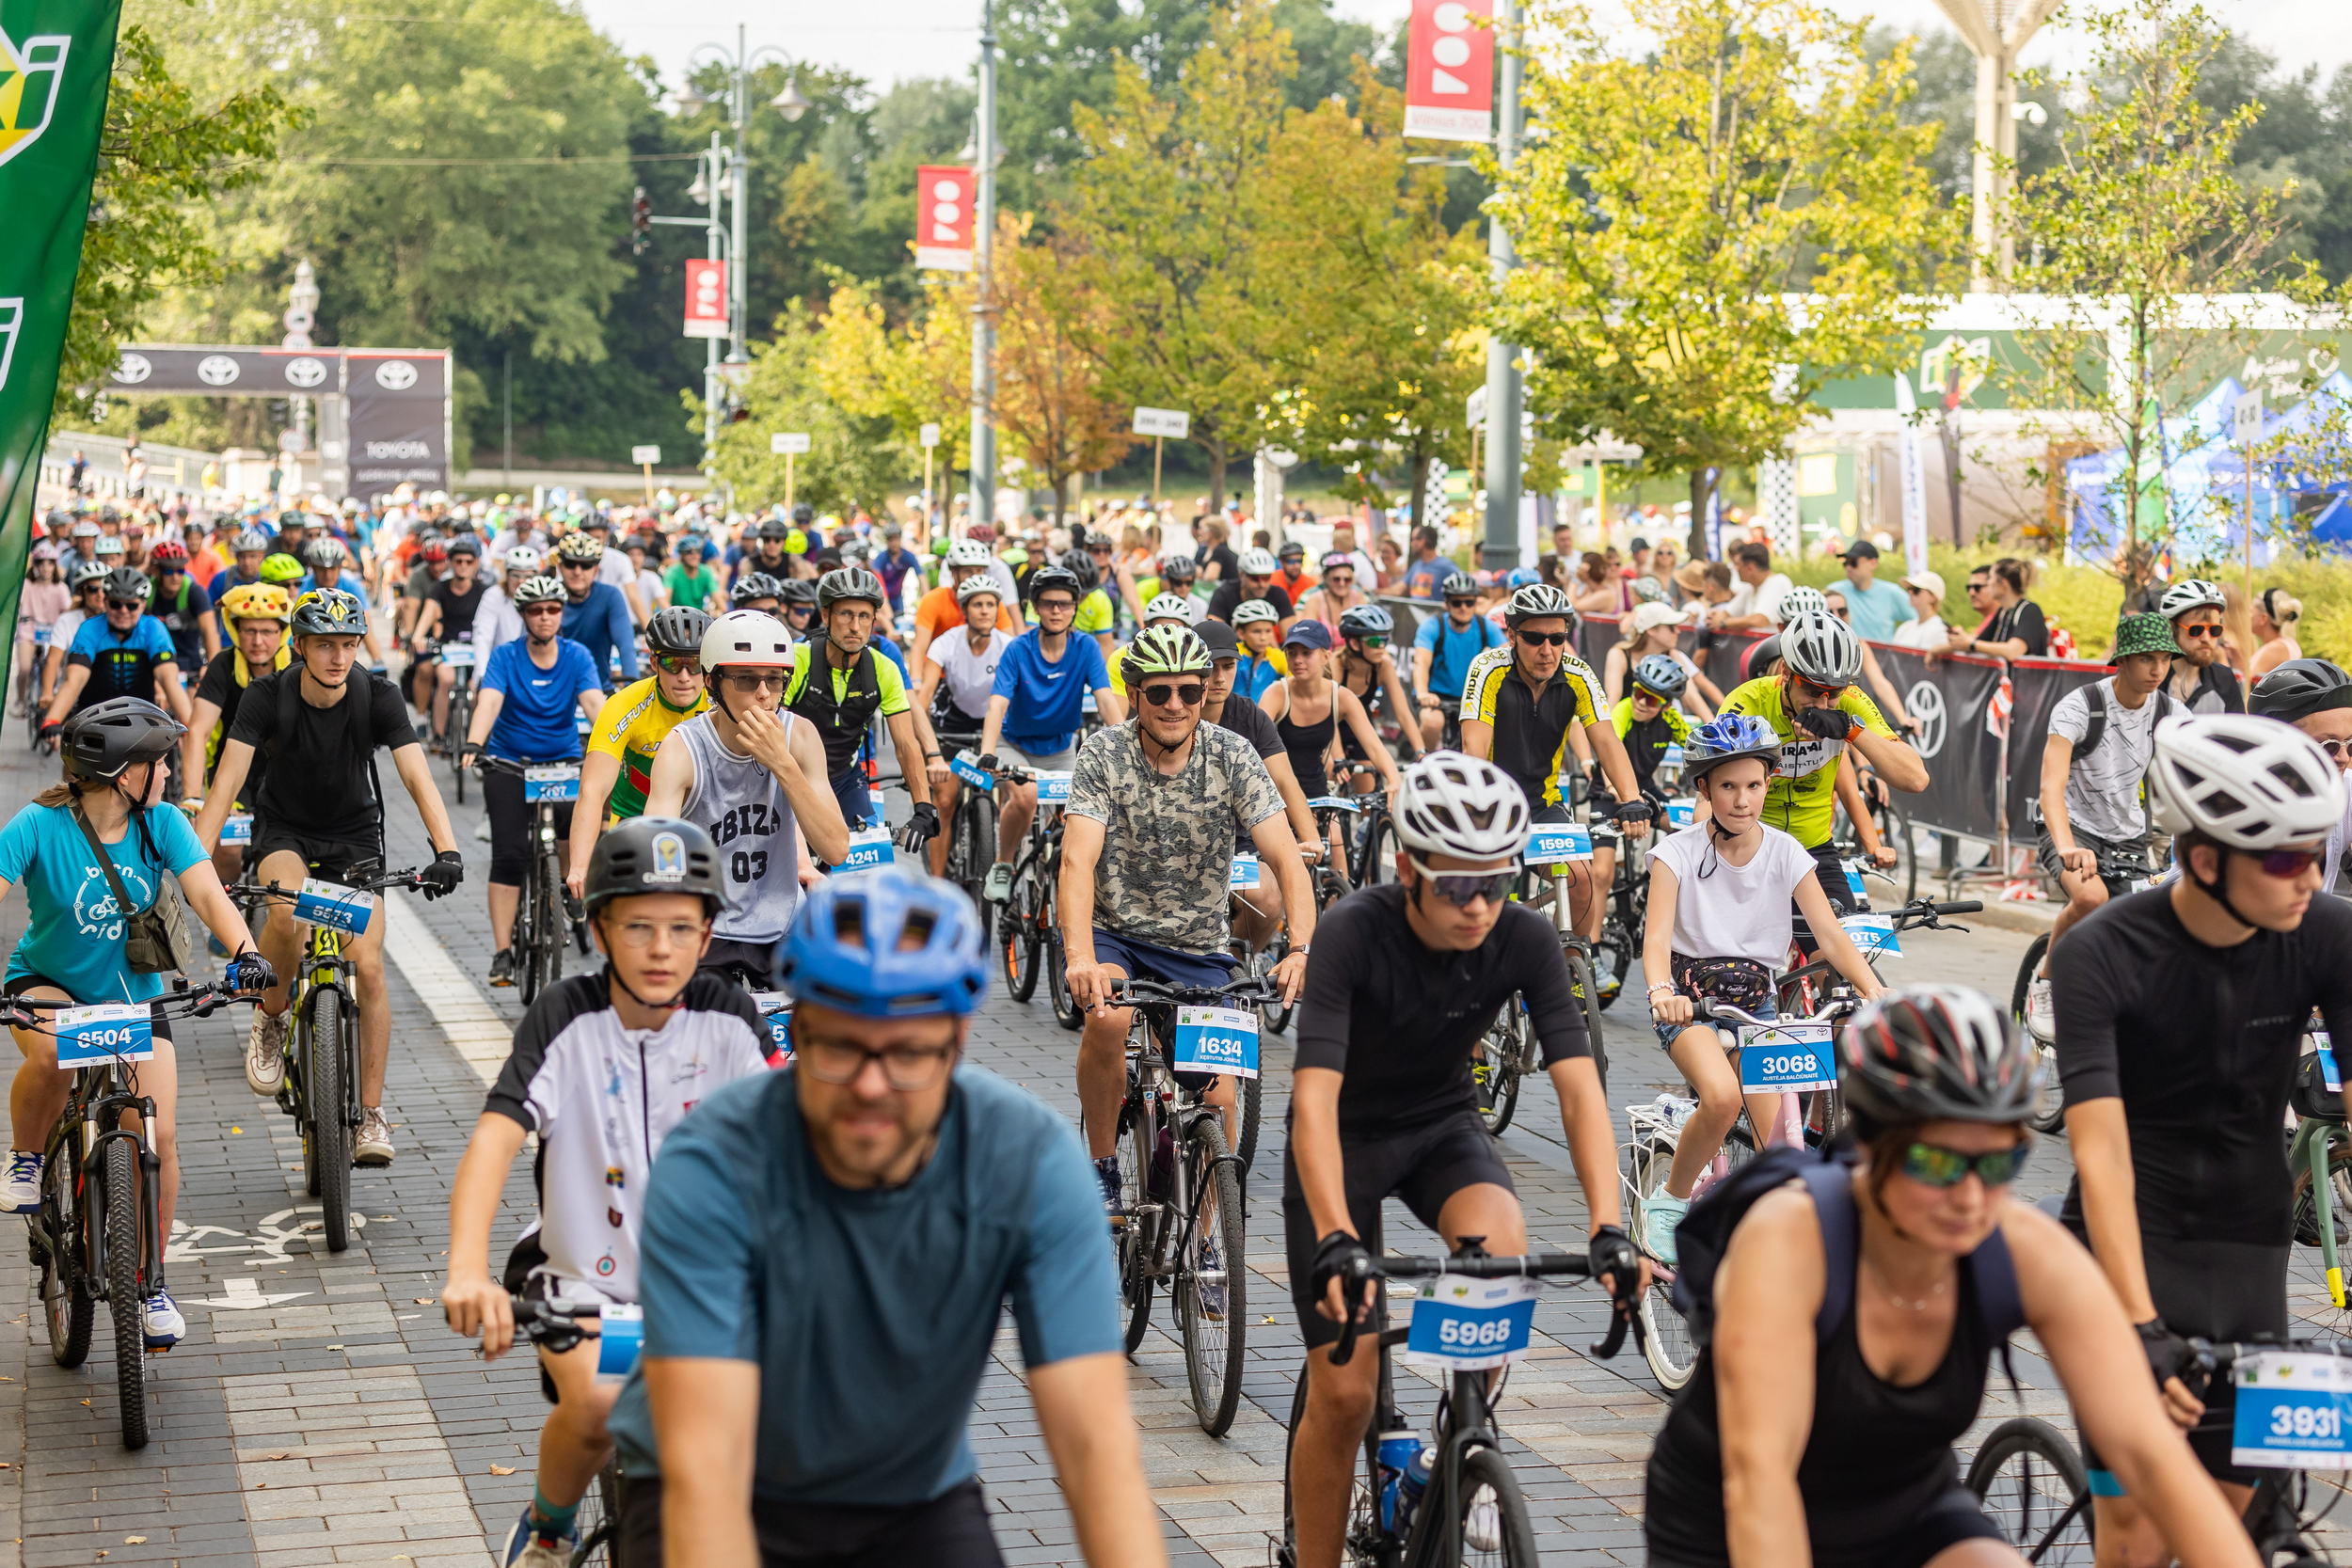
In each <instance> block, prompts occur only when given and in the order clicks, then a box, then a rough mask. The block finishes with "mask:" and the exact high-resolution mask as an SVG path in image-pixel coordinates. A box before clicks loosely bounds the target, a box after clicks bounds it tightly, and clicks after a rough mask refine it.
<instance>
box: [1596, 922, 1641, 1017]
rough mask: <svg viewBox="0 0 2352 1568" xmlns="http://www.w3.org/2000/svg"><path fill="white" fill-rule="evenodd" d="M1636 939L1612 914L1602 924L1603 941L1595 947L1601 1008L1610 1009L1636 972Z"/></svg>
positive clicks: (1601, 936)
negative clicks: (1634, 965)
mask: <svg viewBox="0 0 2352 1568" xmlns="http://www.w3.org/2000/svg"><path fill="white" fill-rule="evenodd" d="M1633 945H1634V943H1633V938H1632V936H1631V935H1630V934H1629V929H1628V927H1626V926H1625V925H1624V924H1623V923H1622V922H1621V921H1619V920H1618V919H1617V918H1616V917H1615V916H1613V915H1612V916H1611V917H1610V918H1609V919H1607V920H1604V921H1602V922H1601V926H1600V941H1598V942H1596V943H1594V944H1593V974H1594V975H1595V977H1596V978H1597V979H1598V980H1599V981H1600V983H1601V985H1600V1005H1601V1006H1603V1007H1607V1006H1609V1005H1610V1004H1611V1003H1613V1002H1614V1001H1616V1000H1617V995H1618V993H1619V992H1620V991H1622V990H1625V978H1626V976H1627V975H1629V974H1632V973H1633V959H1634V951H1633Z"/></svg>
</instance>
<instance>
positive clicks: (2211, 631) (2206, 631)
mask: <svg viewBox="0 0 2352 1568" xmlns="http://www.w3.org/2000/svg"><path fill="white" fill-rule="evenodd" d="M2172 629H2173V631H2174V632H2175V633H2176V634H2178V635H2179V636H2182V637H2219V636H2220V635H2222V631H2221V627H2220V626H2174V627H2173V628H2172Z"/></svg>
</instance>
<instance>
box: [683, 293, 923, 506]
mask: <svg viewBox="0 0 2352 1568" xmlns="http://www.w3.org/2000/svg"><path fill="white" fill-rule="evenodd" d="M823 338H824V326H823V324H822V322H820V321H819V320H818V317H817V316H816V315H815V313H814V312H812V311H811V310H809V309H808V308H807V307H805V306H802V305H795V306H793V307H792V308H791V309H787V311H785V312H784V314H783V315H781V316H779V317H777V318H776V323H775V336H774V337H773V338H771V339H770V340H769V341H766V342H755V343H754V344H752V345H751V356H752V364H751V369H750V371H749V372H746V373H745V375H744V378H743V384H742V386H741V388H739V390H740V394H741V397H742V404H743V409H744V412H745V417H744V418H743V419H740V420H731V421H726V422H723V423H722V424H721V425H720V426H719V439H718V444H717V445H716V446H715V447H714V448H713V449H712V451H711V458H710V467H711V470H712V471H713V472H714V473H716V474H717V475H718V476H719V479H720V481H721V482H722V483H724V484H726V485H728V486H729V487H731V488H732V489H733V491H734V492H735V499H736V504H737V505H739V506H744V507H753V506H765V505H768V504H770V503H771V502H775V501H781V500H783V499H785V470H786V462H785V459H784V458H783V457H782V456H781V455H779V454H776V453H773V452H771V451H769V439H768V438H769V437H770V436H772V435H776V434H778V433H781V432H787V431H792V432H803V433H805V434H806V435H807V436H808V437H809V450H808V451H806V452H805V453H803V454H802V455H800V456H798V457H796V458H794V459H793V461H792V465H791V467H792V470H793V472H792V478H793V496H792V499H794V500H795V501H806V502H807V503H808V504H809V505H811V506H813V507H815V508H817V510H818V511H819V512H847V511H849V510H850V509H851V508H853V507H861V506H862V507H864V508H866V510H867V511H869V512H874V513H881V512H882V511H884V510H885V509H886V508H887V507H888V506H889V504H890V499H891V497H892V495H893V493H894V492H895V491H896V490H897V489H898V484H899V483H900V481H901V480H902V479H903V478H904V476H905V467H904V464H903V461H902V456H901V453H900V451H899V450H898V444H897V443H896V442H895V441H894V440H893V439H892V431H891V427H890V421H889V420H887V419H885V418H882V417H881V416H877V415H872V414H860V413H853V412H851V411H850V410H849V409H848V408H845V407H844V406H842V404H841V402H840V400H839V399H838V398H836V397H834V395H833V393H832V391H831V390H830V389H829V388H827V387H826V386H825V384H824V379H823V377H822V376H821V375H820V374H819V373H818V362H819V360H820V359H821V357H822V350H823ZM684 402H685V404H686V410H687V412H688V414H689V415H691V417H692V418H693V419H694V420H696V422H697V423H699V422H700V420H701V418H702V404H701V400H700V399H698V398H696V397H694V396H693V395H692V394H691V393H689V394H687V396H686V398H685V399H684Z"/></svg>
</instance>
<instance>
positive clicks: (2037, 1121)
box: [2009, 931, 2066, 1133]
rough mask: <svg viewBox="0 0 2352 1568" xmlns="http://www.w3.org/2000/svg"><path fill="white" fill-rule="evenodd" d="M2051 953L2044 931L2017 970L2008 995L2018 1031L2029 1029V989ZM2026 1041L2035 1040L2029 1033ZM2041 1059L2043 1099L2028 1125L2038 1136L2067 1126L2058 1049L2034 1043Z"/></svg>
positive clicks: (2029, 947) (2036, 1105)
mask: <svg viewBox="0 0 2352 1568" xmlns="http://www.w3.org/2000/svg"><path fill="white" fill-rule="evenodd" d="M2049 951H2050V934H2049V933H2048V932H2047V931H2044V932H2043V933H2042V935H2040V936H2038V937H2036V938H2034V939H2033V942H2032V943H2031V944H2030V945H2029V946H2027V947H2026V957H2025V959H2024V961H2022V962H2020V963H2019V964H2018V966H2017V978H2016V980H2015V981H2014V982H2013V983H2012V984H2011V985H2010V991H2009V1016H2010V1017H2011V1018H2013V1019H2015V1020H2016V1021H2017V1027H2018V1028H2020V1029H2025V1028H2026V987H2027V986H2028V985H2029V984H2031V983H2032V981H2033V977H2034V972H2035V971H2036V970H2038V969H2040V968H2041V967H2042V958H2044V957H2045V956H2047V954H2048V953H2049ZM2026 1038H2027V1039H2032V1038H2033V1034H2032V1031H2030V1030H2027V1031H2026ZM2034 1045H2035V1048H2036V1050H2037V1051H2038V1052H2039V1053H2041V1057H2042V1097H2041V1099H2039V1100H2038V1101H2035V1102H2034V1108H2033V1115H2031V1116H2029V1117H2026V1122H2027V1123H2028V1124H2029V1125H2030V1126H2031V1127H2032V1128H2033V1130H2034V1131H2035V1132H2044V1133H2047V1132H2058V1130H2059V1129H2061V1128H2063V1127H2064V1126H2065V1125H2066V1101H2065V1094H2064V1092H2063V1090H2062V1089H2061V1087H2060V1085H2059V1084H2058V1048H2057V1047H2056V1046H2052V1045H2049V1044H2046V1043H2044V1042H2042V1041H2040V1040H2035V1041H2034Z"/></svg>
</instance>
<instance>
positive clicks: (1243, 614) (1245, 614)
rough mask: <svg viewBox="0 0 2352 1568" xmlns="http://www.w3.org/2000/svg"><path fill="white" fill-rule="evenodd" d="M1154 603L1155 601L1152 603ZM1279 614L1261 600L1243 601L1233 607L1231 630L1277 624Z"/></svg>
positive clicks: (1279, 618) (1279, 617)
mask: <svg viewBox="0 0 2352 1568" xmlns="http://www.w3.org/2000/svg"><path fill="white" fill-rule="evenodd" d="M1154 602H1155V603H1156V602H1157V601H1154ZM1281 619H1282V617H1281V614H1280V613H1279V611H1277V610H1275V608H1274V607H1273V606H1272V605H1271V604H1269V603H1267V602H1266V601H1265V600H1263V599H1244V600H1243V601H1242V602H1241V603H1239V604H1237V605H1235V606H1234V607H1233V629H1234V630H1235V631H1239V630H1241V628H1242V627H1244V626H1255V625H1257V624H1258V623H1259V622H1260V621H1272V622H1278V623H1279V621H1280V620H1281Z"/></svg>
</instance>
